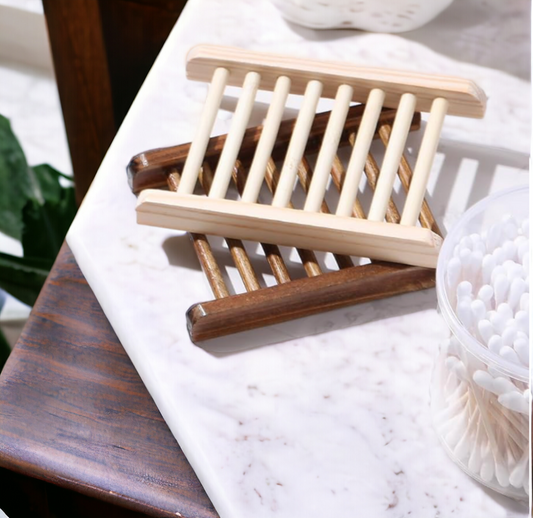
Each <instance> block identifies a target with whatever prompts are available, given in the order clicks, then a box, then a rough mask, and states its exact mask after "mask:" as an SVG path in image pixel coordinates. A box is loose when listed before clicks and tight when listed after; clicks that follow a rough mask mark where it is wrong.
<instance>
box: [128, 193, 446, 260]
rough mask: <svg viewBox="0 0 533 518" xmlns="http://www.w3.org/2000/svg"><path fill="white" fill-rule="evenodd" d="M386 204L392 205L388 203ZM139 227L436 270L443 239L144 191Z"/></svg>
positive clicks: (418, 231)
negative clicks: (144, 226)
mask: <svg viewBox="0 0 533 518" xmlns="http://www.w3.org/2000/svg"><path fill="white" fill-rule="evenodd" d="M387 201H388V200H387ZM136 210H137V223H140V224H142V225H149V226H153V227H163V228H169V229H173V230H187V231H188V232H196V233H202V234H208V235H215V236H221V237H226V239H227V238H228V237H231V238H233V239H241V240H250V241H260V242H262V243H271V244H278V245H283V246H293V247H296V248H303V249H307V250H320V251H323V252H333V253H338V254H345V255H354V256H358V257H369V258H370V259H375V260H381V261H393V262H399V263H403V264H411V265H415V266H425V267H428V268H436V266H437V257H438V253H439V250H440V247H441V244H442V238H441V237H440V236H439V235H437V234H434V233H433V232H432V231H431V230H429V229H426V228H422V227H408V226H405V225H396V224H391V223H386V222H382V221H368V220H364V219H359V218H351V217H343V216H335V215H333V214H326V213H316V212H304V211H302V210H297V209H292V208H285V207H274V206H272V205H260V204H256V203H245V202H240V201H234V200H221V199H214V198H206V197H203V196H197V195H193V194H184V195H179V194H178V193H174V192H168V191H162V190H159V189H146V190H144V191H143V192H141V194H140V195H139V198H138V201H137V207H136Z"/></svg>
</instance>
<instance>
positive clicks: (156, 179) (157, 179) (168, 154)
mask: <svg viewBox="0 0 533 518" xmlns="http://www.w3.org/2000/svg"><path fill="white" fill-rule="evenodd" d="M363 111H364V106H353V107H352V108H350V110H349V111H348V117H347V119H346V124H345V127H344V131H343V133H342V135H341V140H340V146H345V145H347V144H348V143H349V137H350V135H351V134H353V133H355V132H357V129H358V127H359V124H360V122H361V119H362V116H363ZM329 113H330V112H324V113H319V114H318V115H317V116H316V117H315V120H314V122H313V126H312V127H311V132H310V134H309V140H308V141H307V147H306V150H305V153H306V154H312V153H315V152H317V151H318V149H319V148H320V144H321V142H322V137H323V135H324V131H325V129H326V125H327V123H328V119H329ZM395 114H396V112H395V111H394V110H389V109H385V110H383V111H382V112H381V115H380V117H379V124H385V123H389V124H392V122H393V121H394V117H395ZM294 125H295V120H294V119H291V120H285V121H283V122H282V123H281V125H280V129H279V132H278V136H277V138H276V143H275V145H274V149H273V150H272V158H273V159H274V160H277V159H279V158H283V156H284V153H285V151H286V149H287V145H288V143H289V141H290V138H291V136H292V132H293V130H294ZM419 128H420V113H416V114H415V116H414V117H413V120H412V122H411V131H414V130H417V129H419ZM262 130H263V127H262V126H255V127H253V128H249V129H247V130H246V132H245V134H244V139H243V143H242V147H241V152H240V155H239V159H240V160H241V161H242V163H243V164H245V165H247V164H248V163H249V162H250V161H251V160H252V156H253V153H254V151H255V149H256V146H257V143H258V142H259V138H260V137H261V132H262ZM374 138H378V134H377V132H376V134H375V135H374ZM225 142H226V135H220V136H217V137H212V138H211V139H210V141H209V144H208V146H207V150H206V153H205V160H207V161H211V160H216V159H217V157H218V156H219V155H220V153H221V151H222V148H223V147H224V144H225ZM189 149H190V144H180V145H179V146H171V147H168V148H159V149H152V150H150V151H145V152H143V153H139V154H138V155H135V156H134V157H133V158H132V159H131V160H130V162H129V164H128V167H127V171H128V177H129V182H130V186H131V188H132V190H133V192H134V193H135V194H138V193H139V192H141V191H142V190H144V189H160V188H165V187H166V185H167V176H168V174H169V173H170V172H171V171H172V170H174V169H176V168H177V169H178V170H181V169H182V167H183V164H184V162H185V159H186V158H187V155H188V153H189Z"/></svg>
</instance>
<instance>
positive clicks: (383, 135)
mask: <svg viewBox="0 0 533 518" xmlns="http://www.w3.org/2000/svg"><path fill="white" fill-rule="evenodd" d="M391 131H392V128H391V126H390V124H382V125H380V126H379V129H378V134H379V138H380V139H381V141H382V142H383V144H384V145H385V146H388V144H389V139H390V134H391ZM398 176H399V177H400V182H401V183H402V187H403V190H404V192H406V193H407V192H409V185H410V183H411V177H412V176H413V172H412V171H411V166H410V165H409V161H408V160H407V158H406V157H405V153H404V154H403V155H402V158H401V160H400V168H399V169H398ZM420 224H421V225H422V226H423V227H424V228H429V229H430V230H432V231H433V232H435V234H438V235H439V236H442V233H441V231H440V229H439V226H438V224H437V222H436V221H435V217H434V216H433V213H432V212H431V209H430V208H429V204H428V202H427V201H426V200H425V199H424V201H423V202H422V210H421V211H420Z"/></svg>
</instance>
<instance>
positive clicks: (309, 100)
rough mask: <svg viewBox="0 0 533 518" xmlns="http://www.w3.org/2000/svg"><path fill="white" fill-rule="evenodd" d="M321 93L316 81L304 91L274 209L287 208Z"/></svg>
mask: <svg viewBox="0 0 533 518" xmlns="http://www.w3.org/2000/svg"><path fill="white" fill-rule="evenodd" d="M321 93H322V83H321V82H320V81H316V80H311V81H309V83H308V84H307V87H306V89H305V95H304V98H303V102H302V107H301V108H300V112H299V113H298V118H297V119H296V124H295V126H294V132H293V134H292V137H291V140H290V142H289V147H288V149H287V154H286V155H285V161H284V163H283V167H282V169H281V174H280V178H279V182H278V187H277V188H276V192H275V193H274V199H273V200H272V205H273V206H274V207H287V206H288V204H289V201H290V199H291V196H292V191H293V189H294V180H295V178H296V174H297V172H298V165H299V164H300V160H301V159H302V156H303V154H304V150H305V146H306V144H307V139H308V137H309V132H310V130H311V125H312V124H313V120H314V118H315V113H316V107H317V104H318V100H319V99H320V95H321Z"/></svg>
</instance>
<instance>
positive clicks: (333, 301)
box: [187, 263, 435, 344]
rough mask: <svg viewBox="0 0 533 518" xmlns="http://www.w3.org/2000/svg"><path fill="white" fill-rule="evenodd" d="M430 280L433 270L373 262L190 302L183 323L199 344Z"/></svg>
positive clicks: (411, 288)
mask: <svg viewBox="0 0 533 518" xmlns="http://www.w3.org/2000/svg"><path fill="white" fill-rule="evenodd" d="M434 284H435V271H434V270H431V269H428V268H419V267H412V266H404V265H399V264H392V263H373V264H369V265H364V266H356V267H353V268H345V269H342V270H339V271H336V272H330V273H326V274H322V275H318V276H316V277H311V278H307V279H296V280H293V281H291V282H290V283H287V284H280V285H278V286H273V287H270V288H267V289H263V290H259V291H255V292H250V293H243V294H240V295H235V296H233V297H229V298H227V299H221V300H215V301H211V302H202V303H200V304H195V305H194V306H192V307H191V308H190V309H189V311H188V312H187V326H188V328H189V331H190V334H191V339H192V341H193V342H194V343H196V344H201V343H202V342H204V341H207V340H212V339H214V338H220V337H221V336H227V335H230V334H233V333H237V332H242V331H248V330H251V329H257V328H260V327H264V326H268V325H271V324H279V323H282V322H288V321H289V320H293V319H296V318H300V317H305V316H309V315H313V314H317V313H320V312H323V311H329V310H333V309H338V308H342V307H346V306H351V305H354V304H359V303H362V302H368V301H371V300H377V299H381V298H385V297H391V296H393V295H398V294H400V293H407V292H410V291H417V290H421V289H425V288H430V287H432V286H434Z"/></svg>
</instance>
